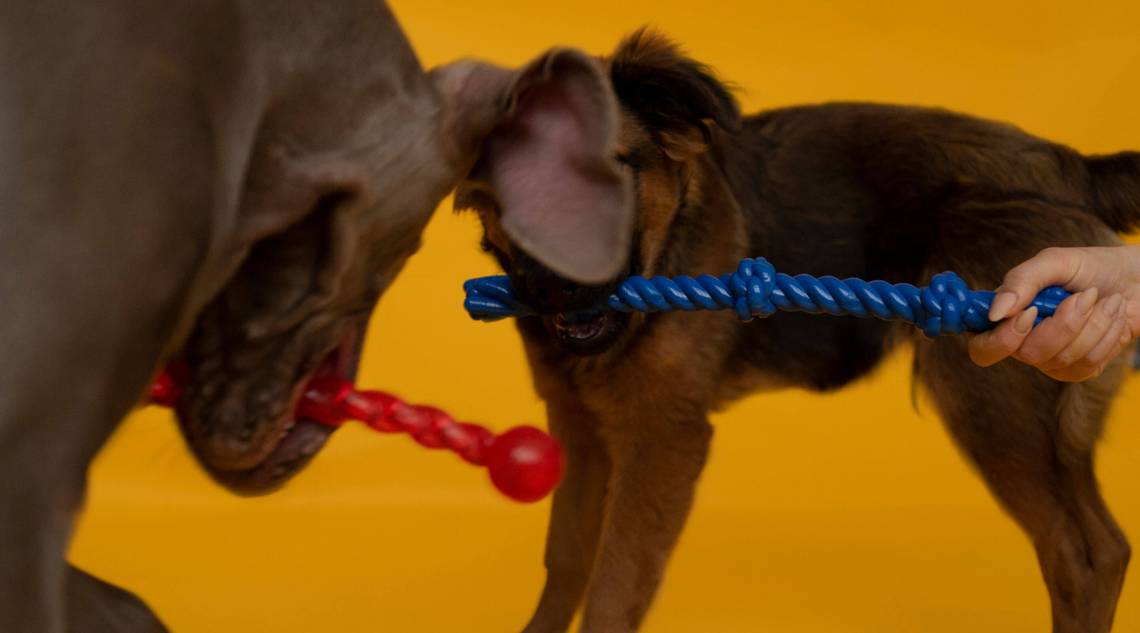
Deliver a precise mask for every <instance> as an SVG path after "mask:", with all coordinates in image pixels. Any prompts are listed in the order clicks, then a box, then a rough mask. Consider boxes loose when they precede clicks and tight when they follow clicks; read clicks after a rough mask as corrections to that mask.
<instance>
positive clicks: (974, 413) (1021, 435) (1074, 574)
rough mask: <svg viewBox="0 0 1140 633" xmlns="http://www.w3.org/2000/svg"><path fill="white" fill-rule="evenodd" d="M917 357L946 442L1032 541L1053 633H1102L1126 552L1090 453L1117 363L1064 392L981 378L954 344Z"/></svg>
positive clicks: (1024, 374)
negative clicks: (976, 471) (948, 438)
mask: <svg viewBox="0 0 1140 633" xmlns="http://www.w3.org/2000/svg"><path fill="white" fill-rule="evenodd" d="M917 353H918V368H919V373H920V376H921V378H922V380H923V381H924V382H925V384H926V386H927V387H928V388H929V389H930V391H931V392H932V393H933V395H934V400H935V402H936V404H937V406H938V408H939V409H940V410H941V413H942V415H943V418H944V419H945V421H946V424H947V426H948V428H949V430H950V432H951V434H952V435H953V436H954V438H955V439H956V440H957V441H958V443H959V444H960V445H961V446H962V448H963V449H964V451H965V453H966V455H968V456H969V457H970V459H971V460H973V462H974V463H975V464H977V466H978V469H979V470H980V471H981V474H982V477H983V478H984V479H985V481H986V484H987V485H988V486H989V488H990V490H991V491H992V492H993V494H994V495H995V496H996V497H997V499H998V501H999V502H1000V503H1001V504H1002V506H1003V507H1004V508H1005V509H1006V510H1007V511H1008V512H1009V513H1010V514H1011V515H1012V516H1013V518H1014V519H1015V520H1017V522H1018V523H1019V524H1020V525H1021V527H1022V529H1024V530H1025V532H1026V533H1027V534H1028V535H1029V537H1030V539H1031V540H1032V541H1033V544H1034V547H1035V548H1036V550H1037V556H1038V560H1039V562H1040V564H1041V570H1042V573H1043V574H1044V576H1045V584H1046V586H1047V587H1048V589H1049V596H1050V599H1051V601H1052V607H1053V631H1054V632H1055V633H1107V632H1108V631H1109V630H1110V629H1111V628H1112V619H1113V614H1114V612H1115V609H1116V601H1117V597H1118V596H1119V594H1120V589H1121V585H1122V583H1123V581H1124V571H1125V568H1126V566H1127V564H1128V558H1129V546H1128V542H1127V540H1126V539H1125V537H1124V535H1123V533H1122V532H1121V531H1120V528H1119V527H1117V525H1116V522H1115V521H1114V520H1113V518H1112V515H1111V514H1109V511H1108V508H1107V507H1106V506H1105V504H1104V500H1103V499H1102V498H1101V496H1100V492H1099V490H1098V487H1097V481H1096V476H1095V473H1094V469H1093V443H1094V441H1095V439H1096V435H1097V434H1098V432H1099V430H1100V426H1101V423H1102V421H1103V419H1104V416H1105V413H1106V405H1107V403H1108V402H1109V400H1110V396H1111V394H1112V392H1114V391H1115V389H1116V387H1117V385H1118V384H1119V381H1120V375H1121V365H1122V363H1121V362H1120V360H1119V359H1118V360H1117V362H1116V363H1115V364H1114V365H1113V366H1112V367H1110V368H1109V371H1108V372H1106V374H1105V375H1102V376H1101V377H1100V378H1097V379H1096V380H1093V381H1090V382H1088V383H1080V384H1067V385H1065V384H1059V383H1055V382H1052V381H1051V380H1049V379H1047V378H1045V377H1044V376H1043V375H1041V374H1039V373H1037V372H1036V371H1035V370H1033V369H1030V368H1027V367H1025V366H1023V365H1020V364H1019V363H1016V362H1013V361H1007V362H1004V363H1001V364H999V365H997V366H994V367H992V368H989V369H980V368H978V367H976V366H974V365H973V364H972V363H970V361H969V360H968V359H967V357H966V351H965V341H964V340H961V339H957V338H955V339H945V340H942V339H940V340H938V341H934V342H928V341H924V342H922V343H920V344H919V348H918V352H917Z"/></svg>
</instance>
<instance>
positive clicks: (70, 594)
mask: <svg viewBox="0 0 1140 633" xmlns="http://www.w3.org/2000/svg"><path fill="white" fill-rule="evenodd" d="M166 630H167V629H166V627H165V626H163V624H162V622H160V621H159V619H158V617H157V616H155V615H154V613H152V612H151V610H150V609H149V608H147V606H146V604H145V603H144V602H143V601H142V600H140V599H139V598H138V596H136V595H134V594H133V593H130V592H128V591H125V590H123V589H120V588H118V587H116V586H114V585H111V584H108V583H105V582H103V581H102V580H99V579H98V578H96V577H94V576H92V575H91V574H88V573H87V572H85V571H83V570H82V569H77V568H76V567H74V566H70V565H69V566H68V569H67V633H165V631H166Z"/></svg>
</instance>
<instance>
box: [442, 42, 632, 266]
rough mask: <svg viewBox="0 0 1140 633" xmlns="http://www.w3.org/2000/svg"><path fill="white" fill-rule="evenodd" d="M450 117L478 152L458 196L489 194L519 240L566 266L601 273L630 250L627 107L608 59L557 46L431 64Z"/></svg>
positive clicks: (458, 134)
mask: <svg viewBox="0 0 1140 633" xmlns="http://www.w3.org/2000/svg"><path fill="white" fill-rule="evenodd" d="M432 75H433V79H434V80H435V81H436V85H437V86H438V87H439V88H440V90H441V91H442V93H443V94H444V97H445V99H446V100H447V102H448V117H449V119H450V127H451V129H452V131H453V134H454V135H455V138H456V140H457V141H458V142H459V143H460V144H461V146H466V148H467V149H468V150H471V151H473V154H474V155H477V156H478V158H477V161H476V162H475V164H474V166H473V168H472V169H471V171H470V174H469V175H468V177H467V179H466V181H464V183H463V188H464V189H465V190H467V193H466V194H464V195H463V196H459V197H457V200H456V203H457V206H460V207H462V206H464V205H465V204H467V203H466V202H465V200H468V199H470V198H472V197H482V196H487V197H490V199H492V200H493V201H494V202H495V205H496V206H497V208H498V209H499V210H500V212H501V214H502V215H501V224H502V227H503V230H504V231H505V232H506V233H507V235H508V236H509V237H510V238H511V239H512V240H513V241H514V243H515V244H516V245H517V246H519V247H520V248H522V249H523V250H525V251H526V252H527V253H528V254H530V255H531V256H532V257H534V258H535V259H537V260H539V261H541V262H542V263H543V264H545V265H546V266H547V267H549V268H550V269H551V270H553V271H555V272H557V273H559V274H560V275H562V276H564V277H567V278H569V279H573V280H575V281H578V282H581V283H602V282H605V281H609V280H610V279H613V278H614V277H616V276H617V275H618V273H619V272H621V270H622V268H623V267H624V266H625V263H626V258H627V257H628V255H629V244H630V233H631V227H632V216H633V210H632V205H633V194H632V187H631V183H630V179H629V177H628V176H627V175H626V174H625V172H624V171H623V170H622V169H621V167H620V165H619V164H618V162H617V160H616V159H615V156H614V154H615V150H616V141H617V132H618V124H619V119H618V107H617V100H616V98H615V96H614V94H613V90H612V88H611V86H610V84H609V81H608V80H607V78H606V77H605V75H604V74H603V72H602V69H601V66H600V65H599V63H598V62H597V61H596V60H594V59H592V58H590V57H588V56H586V55H585V54H584V53H582V52H579V51H575V50H571V49H555V50H551V51H549V52H547V53H545V54H543V55H541V56H539V57H538V58H536V59H535V60H533V61H532V62H530V63H529V64H527V65H526V66H525V67H523V68H522V69H521V70H517V71H513V72H511V71H507V70H504V69H502V68H498V67H496V66H491V65H488V64H481V63H478V62H459V63H457V64H452V65H450V66H446V67H443V68H440V69H437V70H435V71H432Z"/></svg>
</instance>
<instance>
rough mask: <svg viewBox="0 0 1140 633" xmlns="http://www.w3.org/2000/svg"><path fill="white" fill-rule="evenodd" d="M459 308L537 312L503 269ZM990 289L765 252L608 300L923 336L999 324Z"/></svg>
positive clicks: (497, 315) (639, 281) (1041, 306)
mask: <svg viewBox="0 0 1140 633" xmlns="http://www.w3.org/2000/svg"><path fill="white" fill-rule="evenodd" d="M463 288H464V290H465V291H466V293H467V298H466V300H465V301H464V307H465V308H466V309H467V312H468V313H469V314H470V315H471V317H472V318H474V319H479V320H482V321H495V320H498V319H502V318H506V317H510V316H529V315H535V314H539V312H538V311H536V310H535V309H534V308H533V307H532V306H528V305H526V304H524V303H523V302H521V301H519V300H518V299H517V298H516V297H515V296H514V293H513V292H512V291H511V286H510V281H509V279H508V278H507V277H505V276H494V277H482V278H479V279H471V280H469V281H467V282H466V283H464V284H463ZM1068 296H1069V293H1068V292H1066V291H1065V290H1064V289H1062V288H1059V287H1056V286H1051V287H1049V288H1046V289H1045V290H1043V291H1041V293H1040V294H1038V295H1037V297H1036V298H1035V299H1034V300H1033V305H1034V306H1036V307H1037V310H1038V316H1037V321H1038V322H1040V321H1041V320H1042V319H1044V318H1046V317H1049V316H1052V315H1053V313H1054V312H1055V311H1056V309H1057V306H1058V305H1059V304H1060V303H1061V302H1062V301H1064V300H1065V298H1066V297H1068ZM993 298H994V293H993V292H992V291H988V290H971V289H970V288H969V287H968V286H967V285H966V282H965V281H963V280H962V278H961V277H959V276H958V275H956V274H954V273H952V272H944V273H939V274H937V275H935V276H934V277H933V279H932V280H931V283H930V285H929V286H927V287H925V288H918V287H916V286H912V285H911V284H905V283H904V284H891V283H888V282H886V281H879V280H876V281H864V280H862V279H856V278H851V279H837V278H835V277H832V276H824V277H813V276H811V275H795V276H791V275H786V274H784V273H777V272H776V269H775V268H774V267H773V266H772V264H770V263H769V262H768V261H767V260H765V259H763V258H756V259H745V260H743V261H741V262H740V266H739V267H738V268H737V270H736V272H735V273H731V274H728V275H721V276H720V277H716V276H713V275H700V276H698V277H688V276H679V277H672V278H670V277H660V276H659V277H654V278H652V279H647V278H645V277H630V278H628V279H626V280H625V281H624V282H622V284H621V285H620V286H619V287H618V289H617V292H615V293H614V294H612V295H610V298H609V300H608V302H607V307H609V308H610V309H612V310H617V311H619V312H669V311H673V310H686V311H692V310H728V309H730V310H733V311H735V312H736V314H737V316H739V317H740V319H741V320H743V321H748V320H750V319H752V318H753V317H766V316H769V315H771V314H773V313H774V312H776V311H777V310H782V311H787V312H807V313H809V314H831V315H836V316H857V317H865V318H866V317H876V318H879V319H884V320H894V321H904V322H906V323H912V324H914V325H916V326H917V327H918V328H920V329H921V330H922V331H923V332H924V333H925V334H926V335H927V336H930V337H934V336H938V335H941V334H960V333H962V332H983V331H986V330H989V329H991V328H993V327H994V325H996V324H995V323H991V322H990V320H989V318H988V316H987V315H988V313H989V309H990V304H991V303H992V302H993Z"/></svg>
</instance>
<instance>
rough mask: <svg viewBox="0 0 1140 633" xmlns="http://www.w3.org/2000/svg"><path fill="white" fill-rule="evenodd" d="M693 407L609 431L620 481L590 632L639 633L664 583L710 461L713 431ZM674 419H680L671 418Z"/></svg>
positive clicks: (590, 605)
mask: <svg viewBox="0 0 1140 633" xmlns="http://www.w3.org/2000/svg"><path fill="white" fill-rule="evenodd" d="M684 408H685V407H677V408H675V409H671V408H670V407H669V406H668V405H666V406H660V407H657V408H656V410H655V411H652V412H651V413H650V414H649V415H656V416H657V417H656V418H654V417H649V415H646V416H644V417H639V418H638V419H633V420H623V421H622V423H621V426H620V428H619V427H609V426H605V427H603V434H604V435H605V437H606V440H607V444H608V445H609V447H610V450H611V458H612V460H613V476H612V478H611V481H610V492H609V495H608V498H607V500H606V513H605V520H604V525H603V527H602V539H601V544H600V550H599V552H598V556H597V560H596V561H595V563H594V573H593V575H592V576H591V578H590V588H589V591H588V594H587V598H586V611H585V616H584V618H583V621H582V630H583V631H584V632H589V633H620V632H622V631H636V630H637V628H638V626H639V625H640V624H641V620H642V618H644V617H645V613H646V611H647V610H648V609H649V605H650V603H651V602H652V600H653V595H654V594H655V593H656V591H657V586H658V585H659V584H660V583H661V577H662V574H663V573H664V570H665V564H666V562H667V561H668V558H669V554H670V552H671V551H672V550H673V546H674V545H675V544H676V542H677V538H678V537H679V536H680V535H681V528H682V527H683V526H684V524H685V519H686V518H687V517H688V515H689V509H690V508H691V507H692V503H693V493H694V491H695V489H696V483H697V478H698V477H699V476H700V474H701V470H702V469H703V468H704V465H705V460H706V458H707V457H708V449H709V443H710V441H711V440H712V427H711V426H710V425H709V423H708V420H707V419H706V418H705V417H704V416H703V415H694V416H692V417H689V418H684V417H678V414H680V412H681V411H683V410H684ZM671 416H672V417H671Z"/></svg>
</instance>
